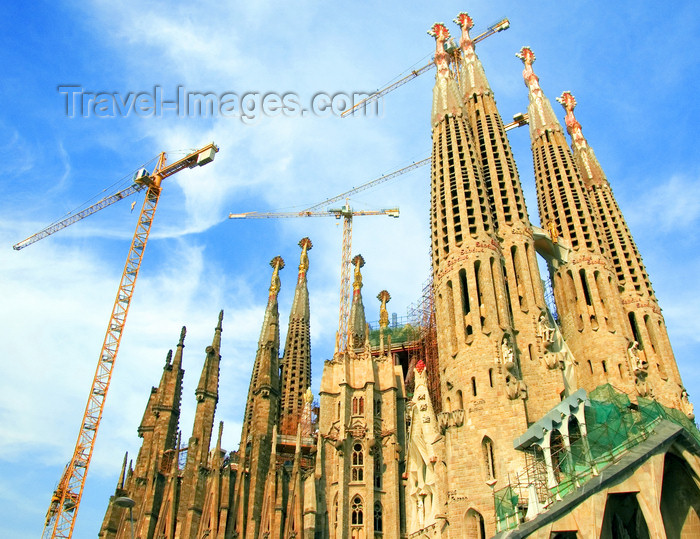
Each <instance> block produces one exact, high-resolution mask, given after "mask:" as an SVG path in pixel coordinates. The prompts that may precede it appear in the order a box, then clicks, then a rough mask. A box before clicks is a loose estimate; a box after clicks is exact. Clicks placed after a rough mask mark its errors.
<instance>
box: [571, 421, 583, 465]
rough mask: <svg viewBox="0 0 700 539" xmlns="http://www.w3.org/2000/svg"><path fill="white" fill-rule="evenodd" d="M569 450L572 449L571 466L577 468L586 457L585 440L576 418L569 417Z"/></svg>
mask: <svg viewBox="0 0 700 539" xmlns="http://www.w3.org/2000/svg"><path fill="white" fill-rule="evenodd" d="M568 424H569V448H570V449H571V460H572V461H573V462H572V463H571V464H573V465H574V466H576V464H578V463H579V462H582V461H583V459H584V457H585V452H584V448H583V439H582V437H581V427H580V425H579V423H578V419H577V418H576V416H573V415H572V416H569V420H568Z"/></svg>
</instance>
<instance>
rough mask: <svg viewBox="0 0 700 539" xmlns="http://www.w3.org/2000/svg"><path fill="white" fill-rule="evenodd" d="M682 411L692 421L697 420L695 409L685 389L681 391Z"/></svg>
mask: <svg viewBox="0 0 700 539" xmlns="http://www.w3.org/2000/svg"><path fill="white" fill-rule="evenodd" d="M681 410H682V411H683V413H684V414H685V415H687V416H688V417H689V418H690V419H695V410H694V408H693V403H691V402H690V400H688V392H687V391H686V389H685V388H683V389H682V390H681Z"/></svg>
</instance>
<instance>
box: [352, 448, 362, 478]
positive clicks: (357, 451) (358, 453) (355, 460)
mask: <svg viewBox="0 0 700 539" xmlns="http://www.w3.org/2000/svg"><path fill="white" fill-rule="evenodd" d="M364 465H365V457H364V454H363V453H362V444H361V443H360V442H355V444H354V445H353V446H352V465H351V472H350V480H351V481H363V480H364V477H365V474H364Z"/></svg>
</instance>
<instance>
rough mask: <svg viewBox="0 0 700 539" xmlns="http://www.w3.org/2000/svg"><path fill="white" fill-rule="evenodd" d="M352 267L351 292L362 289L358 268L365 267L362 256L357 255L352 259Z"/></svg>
mask: <svg viewBox="0 0 700 539" xmlns="http://www.w3.org/2000/svg"><path fill="white" fill-rule="evenodd" d="M352 265H353V266H355V280H354V281H353V283H352V288H353V290H359V289H360V288H362V273H361V272H360V268H361V267H362V266H364V265H365V259H364V258H362V255H357V256H355V258H353V259H352Z"/></svg>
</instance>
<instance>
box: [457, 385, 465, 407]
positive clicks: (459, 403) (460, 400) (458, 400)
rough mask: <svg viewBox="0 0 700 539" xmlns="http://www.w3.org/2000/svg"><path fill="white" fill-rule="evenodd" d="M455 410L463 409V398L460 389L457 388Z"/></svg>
mask: <svg viewBox="0 0 700 539" xmlns="http://www.w3.org/2000/svg"><path fill="white" fill-rule="evenodd" d="M457 410H464V400H463V399H462V390H461V389H458V390H457Z"/></svg>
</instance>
